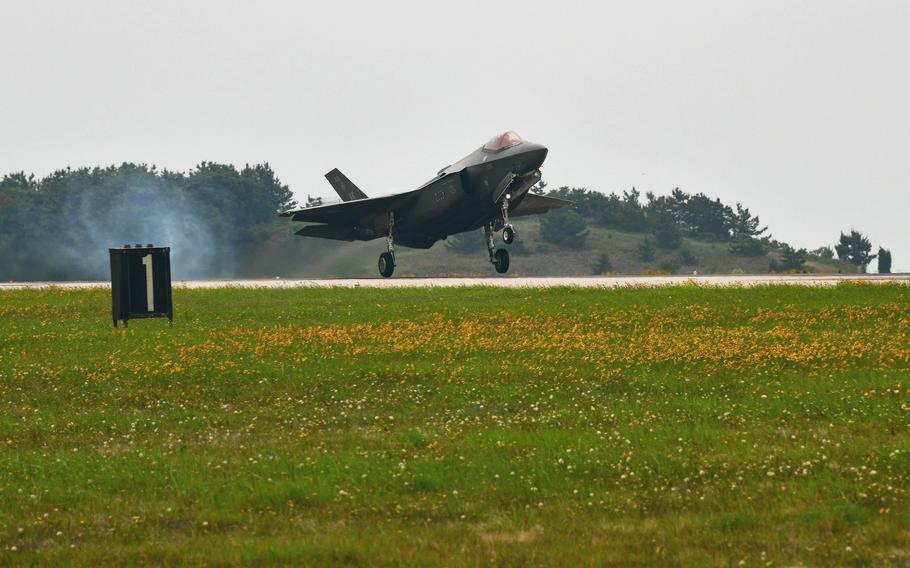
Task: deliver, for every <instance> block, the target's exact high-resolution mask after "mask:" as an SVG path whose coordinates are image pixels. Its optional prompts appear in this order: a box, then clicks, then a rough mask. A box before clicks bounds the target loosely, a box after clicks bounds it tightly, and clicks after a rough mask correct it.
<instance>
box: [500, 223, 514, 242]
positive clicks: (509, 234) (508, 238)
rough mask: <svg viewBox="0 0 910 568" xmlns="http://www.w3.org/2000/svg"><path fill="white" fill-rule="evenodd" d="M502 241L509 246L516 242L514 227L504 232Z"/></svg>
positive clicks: (507, 228)
mask: <svg viewBox="0 0 910 568" xmlns="http://www.w3.org/2000/svg"><path fill="white" fill-rule="evenodd" d="M502 240H503V242H505V243H506V244H507V245H510V244H512V243H513V242H514V241H515V229H513V228H512V227H506V228H505V229H503V230H502Z"/></svg>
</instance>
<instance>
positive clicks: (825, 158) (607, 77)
mask: <svg viewBox="0 0 910 568" xmlns="http://www.w3.org/2000/svg"><path fill="white" fill-rule="evenodd" d="M0 22H2V32H0V72H2V74H0V77H2V79H0V173H6V172H10V171H19V170H25V171H26V172H35V173H36V174H38V175H45V174H47V173H49V172H51V171H52V170H54V169H57V168H61V167H66V166H74V167H76V166H84V165H97V164H102V165H107V164H117V163H120V162H123V161H134V162H146V163H154V164H158V165H159V166H162V167H167V168H170V169H176V170H186V169H189V168H191V167H192V166H193V165H195V164H196V163H198V162H199V161H202V160H213V161H219V162H229V163H234V164H237V165H243V164H244V163H253V162H261V161H268V162H270V163H271V164H272V166H273V167H274V168H275V170H276V171H277V172H278V174H279V176H280V177H281V178H282V180H283V181H285V182H286V183H288V184H289V185H290V186H291V188H292V189H293V190H294V191H295V193H296V194H297V195H298V196H299V197H301V198H303V197H305V196H306V195H307V194H311V195H320V196H324V197H330V196H331V197H333V198H334V194H333V192H332V190H331V188H330V186H329V185H328V183H327V182H326V181H325V179H324V178H323V177H322V176H323V174H324V173H325V172H327V171H328V170H330V169H331V168H333V167H338V168H340V169H341V170H342V171H344V172H345V173H346V174H347V175H348V177H350V178H351V179H352V180H353V181H354V182H355V183H356V184H358V185H359V186H360V187H361V188H362V189H363V190H364V191H366V192H367V193H368V194H370V195H378V194H382V193H390V192H394V191H403V190H407V189H410V188H413V187H414V186H416V185H417V184H419V183H422V182H424V181H426V180H427V179H429V178H431V177H433V175H434V174H435V173H436V171H437V170H438V169H439V168H441V167H443V166H445V165H447V164H449V163H451V162H454V161H455V160H457V159H458V158H460V157H462V156H463V155H465V154H467V153H469V152H470V151H472V150H473V149H475V148H476V147H478V146H480V145H481V144H482V143H484V142H485V141H486V140H487V139H488V138H490V137H491V136H493V135H494V134H495V133H497V132H499V131H502V130H507V129H512V130H516V131H517V132H519V133H520V134H521V135H522V136H524V137H525V138H526V139H529V140H533V141H535V142H540V143H543V144H545V145H547V146H548V147H549V149H550V154H549V158H548V159H547V162H546V164H545V165H544V168H543V173H544V179H545V180H547V181H548V182H549V183H550V184H551V186H554V187H555V186H561V185H570V186H584V187H589V188H592V189H598V190H601V191H605V192H610V191H617V192H620V191H622V190H624V189H628V188H630V187H632V186H635V187H637V188H639V189H640V190H642V191H643V192H644V191H654V192H656V193H666V192H668V191H670V190H671V189H672V188H674V187H677V186H679V187H681V188H682V189H683V190H685V191H688V192H704V193H707V194H708V195H710V196H716V197H720V198H721V199H722V200H723V201H724V202H727V203H731V204H732V203H734V202H737V201H739V202H742V203H743V204H744V205H746V206H748V207H750V208H751V209H752V211H753V212H754V213H758V214H759V215H760V216H761V219H762V221H763V222H764V223H767V224H769V225H770V226H771V232H772V233H773V235H774V236H775V237H777V238H779V239H782V240H786V241H788V242H792V243H793V244H795V245H798V246H806V247H810V248H813V247H816V246H819V245H822V244H833V243H834V242H835V241H836V239H837V235H838V232H839V231H840V230H846V229H849V228H850V227H856V228H858V229H860V230H862V231H864V232H865V233H867V234H868V235H869V236H870V237H871V239H872V241H873V244H874V245H875V247H876V248H877V247H878V245H884V246H885V247H886V248H888V247H890V248H891V249H892V251H893V253H894V268H895V269H904V270H908V269H910V229H908V227H910V222H908V221H910V219H908V217H910V184H908V181H910V2H906V1H901V2H888V1H874V2H872V1H862V2H836V1H832V0H820V1H813V2H799V1H794V0H788V1H783V2H769V1H757V0H756V1H753V2H735V1H729V0H726V1H717V2H693V1H688V2H628V1H624V2H615V3H609V4H608V3H598V2H590V1H584V2H568V1H565V0H561V1H560V2H553V1H546V2H535V1H527V0H525V1H521V2H503V1H499V0H495V1H494V0H487V1H486V2H474V1H468V0H460V1H458V2H438V3H437V2H428V1H422V2H394V1H388V0H386V1H383V2H363V3H347V2H337V1H336V2H319V3H316V2H313V3H310V2H255V3H254V2H226V1H223V0H222V1H217V2H216V1H211V2H201V1H200V2H188V1H180V2H162V1H157V2H145V3H138V2H125V1H123V0H120V1H116V2H113V1H112V2H97V1H81V2H3V3H2V4H0ZM873 268H874V263H873Z"/></svg>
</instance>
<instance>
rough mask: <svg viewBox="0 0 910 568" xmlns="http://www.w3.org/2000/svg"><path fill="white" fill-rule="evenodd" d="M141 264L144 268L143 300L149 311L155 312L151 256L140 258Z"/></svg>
mask: <svg viewBox="0 0 910 568" xmlns="http://www.w3.org/2000/svg"><path fill="white" fill-rule="evenodd" d="M142 264H143V265H144V266H145V298H146V301H147V303H148V307H149V311H150V312H154V311H155V278H154V276H153V275H152V255H150V254H147V255H145V256H143V257H142Z"/></svg>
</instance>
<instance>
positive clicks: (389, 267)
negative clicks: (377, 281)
mask: <svg viewBox="0 0 910 568" xmlns="http://www.w3.org/2000/svg"><path fill="white" fill-rule="evenodd" d="M393 272H395V258H394V257H393V256H392V253H390V252H384V253H382V254H381V255H379V274H382V277H383V278H388V277H389V276H391V275H392V273H393Z"/></svg>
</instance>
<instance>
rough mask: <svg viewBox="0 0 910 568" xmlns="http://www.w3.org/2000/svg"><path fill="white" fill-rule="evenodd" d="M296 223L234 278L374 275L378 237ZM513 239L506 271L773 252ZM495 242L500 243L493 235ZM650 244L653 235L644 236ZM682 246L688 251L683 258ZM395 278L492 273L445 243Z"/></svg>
mask: <svg viewBox="0 0 910 568" xmlns="http://www.w3.org/2000/svg"><path fill="white" fill-rule="evenodd" d="M298 227H299V225H297V224H293V223H291V224H287V225H284V224H282V225H276V231H275V234H274V235H273V237H272V239H271V240H270V241H268V242H267V243H266V244H265V245H263V246H262V247H260V248H258V249H256V250H255V251H252V253H251V254H250V255H249V258H247V259H245V261H244V262H242V263H238V264H242V265H243V266H244V267H245V270H244V271H243V273H242V274H240V275H241V276H279V277H282V278H293V277H300V278H315V277H365V276H370V277H371V276H376V275H377V271H376V261H377V259H378V257H379V253H381V252H382V251H384V250H385V241H384V240H382V239H377V240H375V241H370V242H354V243H346V242H335V241H326V240H320V239H311V238H304V237H297V236H294V234H293V232H294V231H295V230H296V229H297V228H298ZM516 227H517V230H518V240H517V242H516V243H514V244H513V245H511V246H509V247H507V248H508V249H509V252H510V255H511V260H512V262H511V268H510V270H509V275H510V276H576V275H582V274H594V273H595V267H596V266H597V263H598V260H599V259H600V257H601V256H602V255H604V254H606V255H607V256H608V257H609V259H610V264H611V267H610V269H609V270H608V271H607V272H610V273H614V274H691V273H692V272H693V271H694V270H697V271H698V273H699V274H741V273H744V274H762V273H767V272H768V271H769V264H770V261H771V259H772V258H774V259H777V260H779V259H780V254H779V253H777V252H770V253H769V254H768V255H765V256H759V257H748V256H741V255H735V254H733V253H731V252H730V250H729V248H728V246H729V245H728V243H727V242H724V241H712V240H703V239H689V238H685V239H683V244H682V246H681V247H680V248H679V249H676V250H662V249H659V248H656V249H655V258H654V260H652V261H649V262H643V261H641V260H640V259H639V257H638V252H637V251H638V247H639V245H640V244H641V242H642V241H643V240H644V238H645V237H646V236H648V234H647V233H630V232H625V231H620V230H616V229H606V228H602V227H590V228H589V233H588V237H587V239H586V242H585V244H584V246H583V247H581V248H579V249H566V248H560V247H556V246H554V245H551V244H548V243H545V242H543V241H542V240H541V238H540V224H539V220H538V219H533V218H532V219H521V220H518V221H517V223H516ZM496 241H497V246H503V245H502V240H501V238H500V237H499V235H497V238H496ZM652 241H653V237H652ZM683 251H688V253H689V255H688V258H685V257H686V255H685V254H684V253H683ZM396 254H397V261H398V267H397V269H396V272H395V275H396V276H442V275H459V276H490V275H495V274H496V272H495V271H494V270H493V267H492V265H491V264H490V263H489V261H488V260H487V253H486V249H485V247H484V246H483V244H482V243H478V246H477V248H476V250H474V251H473V252H468V253H460V252H455V251H453V250H450V249H449V247H447V246H446V244H445V242H439V243H436V245H434V246H433V248H431V249H429V250H417V249H409V248H404V247H398V248H397V250H396ZM805 270H806V271H807V272H815V273H834V272H855V267H853V266H852V265H849V264H846V263H843V262H840V261H837V260H825V259H821V258H818V257H810V260H808V261H807V262H806V266H805Z"/></svg>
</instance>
